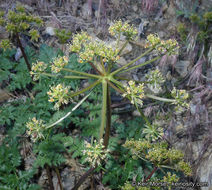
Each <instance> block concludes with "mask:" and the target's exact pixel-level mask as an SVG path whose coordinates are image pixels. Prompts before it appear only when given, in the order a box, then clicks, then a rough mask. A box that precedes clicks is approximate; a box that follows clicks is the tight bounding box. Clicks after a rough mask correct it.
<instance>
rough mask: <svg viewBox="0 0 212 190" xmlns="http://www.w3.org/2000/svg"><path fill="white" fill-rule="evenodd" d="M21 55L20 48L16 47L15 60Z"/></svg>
mask: <svg viewBox="0 0 212 190" xmlns="http://www.w3.org/2000/svg"><path fill="white" fill-rule="evenodd" d="M21 57H22V52H21V49H20V48H18V49H17V51H16V53H15V60H16V61H18V60H19V59H20V58H21Z"/></svg>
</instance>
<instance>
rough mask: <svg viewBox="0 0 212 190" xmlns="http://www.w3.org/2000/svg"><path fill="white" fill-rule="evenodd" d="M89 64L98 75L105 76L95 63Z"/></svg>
mask: <svg viewBox="0 0 212 190" xmlns="http://www.w3.org/2000/svg"><path fill="white" fill-rule="evenodd" d="M89 64H90V66H91V67H92V68H93V69H94V70H95V71H96V72H97V73H98V74H100V75H102V76H103V74H102V73H101V72H100V71H99V70H98V69H97V68H96V67H95V65H94V64H93V63H91V62H89Z"/></svg>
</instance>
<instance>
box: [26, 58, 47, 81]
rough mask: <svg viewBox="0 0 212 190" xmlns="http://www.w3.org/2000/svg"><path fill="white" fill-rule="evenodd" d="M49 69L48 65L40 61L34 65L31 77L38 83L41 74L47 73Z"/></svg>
mask: <svg viewBox="0 0 212 190" xmlns="http://www.w3.org/2000/svg"><path fill="white" fill-rule="evenodd" d="M46 68H47V64H45V63H44V62H42V61H38V62H37V63H32V68H31V71H30V75H31V76H32V77H33V80H34V81H36V80H38V79H39V77H40V74H41V73H42V72H43V71H45V69H46Z"/></svg>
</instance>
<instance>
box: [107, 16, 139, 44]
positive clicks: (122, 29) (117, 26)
mask: <svg viewBox="0 0 212 190" xmlns="http://www.w3.org/2000/svg"><path fill="white" fill-rule="evenodd" d="M109 33H110V34H111V35H112V36H116V37H117V36H119V35H121V34H122V35H123V36H125V37H126V39H127V40H133V38H134V37H135V36H137V34H138V30H137V29H136V28H134V27H133V26H131V25H130V24H129V23H127V22H125V23H123V22H122V21H121V20H119V21H116V22H115V23H114V24H113V25H112V26H110V27H109Z"/></svg>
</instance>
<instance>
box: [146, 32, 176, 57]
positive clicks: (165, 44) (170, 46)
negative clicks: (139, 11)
mask: <svg viewBox="0 0 212 190" xmlns="http://www.w3.org/2000/svg"><path fill="white" fill-rule="evenodd" d="M145 48H154V49H156V50H157V52H158V53H159V54H165V53H168V55H174V54H177V53H178V49H179V46H178V43H177V41H176V40H175V39H169V40H161V39H160V37H159V36H158V35H157V34H149V35H148V36H147V42H146V45H145Z"/></svg>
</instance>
